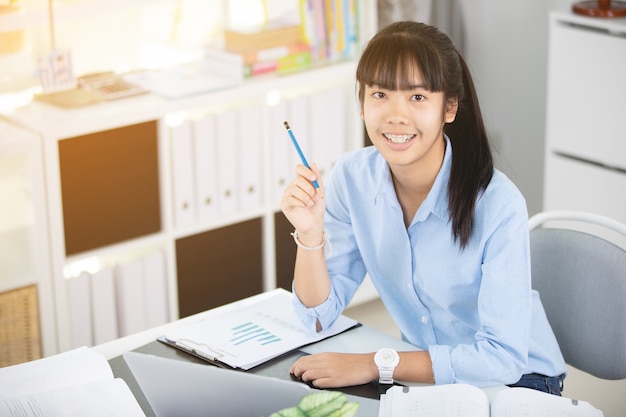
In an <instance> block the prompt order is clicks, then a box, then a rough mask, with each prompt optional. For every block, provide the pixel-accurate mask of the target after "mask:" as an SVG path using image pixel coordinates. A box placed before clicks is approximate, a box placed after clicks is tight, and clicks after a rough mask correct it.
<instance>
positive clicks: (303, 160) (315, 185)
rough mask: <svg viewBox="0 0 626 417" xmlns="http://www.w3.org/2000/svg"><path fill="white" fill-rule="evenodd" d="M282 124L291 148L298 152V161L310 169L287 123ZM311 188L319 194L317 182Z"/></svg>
mask: <svg viewBox="0 0 626 417" xmlns="http://www.w3.org/2000/svg"><path fill="white" fill-rule="evenodd" d="M283 124H284V125H285V129H287V133H289V137H290V138H291V142H292V143H293V146H295V148H296V151H298V155H300V160H301V161H302V165H304V166H305V167H307V168H309V169H311V166H310V165H309V163H308V162H307V160H306V158H305V157H304V154H303V153H302V149H300V145H298V141H297V140H296V137H295V136H294V134H293V132H292V131H291V128H290V127H289V123H287V122H283ZM313 186H314V187H315V189H316V190H317V192H318V193H320V185H319V184H318V183H317V181H315V180H313Z"/></svg>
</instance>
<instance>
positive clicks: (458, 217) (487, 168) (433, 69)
mask: <svg viewBox="0 0 626 417" xmlns="http://www.w3.org/2000/svg"><path fill="white" fill-rule="evenodd" d="M416 70H417V71H419V74H420V75H421V77H422V81H423V83H424V86H425V88H426V89H427V90H429V91H433V92H443V94H444V103H448V102H450V101H451V100H454V99H456V100H458V110H457V114H456V118H455V120H454V121H453V122H452V123H448V124H446V125H445V126H444V132H445V133H446V135H448V137H449V138H450V142H451V144H452V151H453V156H452V169H451V173H450V180H449V182H448V206H449V208H448V210H449V214H450V218H451V220H452V235H453V237H454V240H455V241H457V242H458V243H459V245H460V247H461V248H464V247H465V246H466V245H467V243H468V241H469V239H470V237H471V234H472V229H473V228H474V208H475V205H476V201H477V199H478V197H479V195H480V193H481V192H482V191H484V190H485V188H487V185H489V182H490V181H491V177H492V176H493V157H492V155H491V148H490V145H489V139H488V137H487V132H486V130H485V125H484V122H483V118H482V115H481V112H480V106H479V104H478V98H477V96H476V90H475V88H474V82H473V81H472V77H471V75H470V72H469V70H468V68H467V64H466V63H465V60H464V59H463V57H462V56H461V54H460V53H459V52H458V50H457V49H456V48H455V46H454V44H453V43H452V41H451V40H450V38H449V37H448V36H447V35H446V34H444V33H442V32H441V31H439V30H438V29H437V28H435V27H433V26H429V25H426V24H424V23H419V22H412V21H404V22H395V23H392V24H390V25H388V26H386V27H384V28H383V29H381V30H380V31H379V32H378V33H377V34H376V35H375V36H374V37H373V38H372V39H371V40H370V41H369V42H368V44H367V46H366V48H365V50H364V51H363V53H362V55H361V59H360V60H359V64H358V66H357V70H356V80H357V86H358V95H359V101H360V103H361V107H363V100H364V94H365V91H364V90H365V88H364V87H365V86H373V85H377V86H379V87H381V88H385V89H389V90H406V89H408V88H409V87H410V84H411V81H412V80H413V79H414V77H412V75H413V74H411V72H412V71H416Z"/></svg>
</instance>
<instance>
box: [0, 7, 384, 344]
mask: <svg viewBox="0 0 626 417" xmlns="http://www.w3.org/2000/svg"><path fill="white" fill-rule="evenodd" d="M163 1H166V0H163ZM42 3H43V2H42ZM145 3H149V2H148V1H146V0H134V1H132V2H123V1H116V2H113V4H112V3H111V2H104V1H100V0H88V1H76V2H67V3H64V4H62V5H61V7H59V11H58V12H57V16H58V17H59V18H61V19H81V18H83V17H85V16H87V15H90V14H97V13H99V11H100V10H101V9H102V7H105V6H106V7H118V6H119V7H134V6H141V5H142V4H145ZM37 4H38V3H37ZM375 8H376V6H375V2H373V1H367V2H360V11H361V16H360V32H361V39H362V40H363V41H362V42H365V40H366V39H368V38H369V36H370V35H371V34H372V33H373V31H375V28H376V23H375V22H376V14H375V10H376V9H375ZM42 9H43V8H39V7H34V8H30V9H28V8H27V9H25V10H24V11H22V12H20V13H23V14H22V15H21V17H19V18H17V19H15V17H7V16H6V15H5V16H0V27H1V28H2V29H1V30H0V31H10V30H17V29H25V28H28V27H35V26H40V27H41V26H45V25H46V24H47V16H44V12H43V11H42ZM9 22H10V23H9ZM354 72H355V62H354V61H348V62H338V63H333V64H329V65H326V66H320V67H315V68H313V69H310V70H307V71H302V72H297V73H292V74H289V75H279V76H259V77H257V78H251V79H247V80H245V81H244V82H243V83H242V84H241V85H239V86H237V87H234V88H228V89H223V90H217V91H212V92H205V93H201V94H196V95H190V96H187V97H182V98H178V99H166V98H162V97H159V96H157V95H154V94H145V95H140V96H136V97H131V98H126V99H122V100H117V101H111V102H105V103H100V104H96V105H90V106H85V107H81V108H75V109H64V108H59V107H55V106H51V105H48V104H44V103H40V102H32V103H29V104H28V105H26V106H23V107H20V108H17V109H14V110H12V111H10V112H7V113H6V114H5V115H4V117H5V118H6V119H7V120H10V121H11V123H13V124H14V125H15V126H20V131H23V132H27V133H24V134H25V135H28V136H30V137H31V139H30V142H31V143H32V144H33V145H32V146H31V148H32V149H31V148H29V149H31V150H30V151H29V152H30V153H29V154H28V155H29V158H32V161H33V164H34V166H36V170H35V171H34V175H33V178H32V181H33V183H34V184H36V187H37V189H39V190H40V191H39V192H38V194H37V195H38V197H37V203H36V204H33V207H35V208H36V210H37V211H38V212H39V214H38V215H39V216H40V217H41V218H42V221H41V222H38V223H37V227H36V235H37V240H38V243H37V245H38V246H37V250H38V252H40V254H39V255H41V256H36V257H34V263H32V264H29V265H34V266H35V268H36V269H37V271H41V274H39V275H38V278H37V279H36V280H37V282H38V283H39V284H40V285H41V287H40V303H41V306H42V311H45V312H46V317H45V318H42V319H43V321H42V327H43V328H44V329H43V330H44V331H43V338H44V341H43V348H44V349H43V350H44V355H46V356H47V355H50V354H53V353H57V352H60V351H65V350H67V349H69V348H71V347H73V346H72V332H73V330H72V318H73V317H72V315H71V312H70V310H71V307H70V299H69V296H68V287H67V285H68V284H67V283H68V279H69V278H71V277H73V276H75V275H77V274H79V273H80V272H81V271H83V270H87V269H88V268H92V270H91V271H90V273H94V274H95V273H97V272H98V271H99V270H102V269H104V268H109V267H117V266H119V265H124V264H127V263H129V262H132V261H136V260H137V259H142V258H143V257H146V256H148V255H150V254H152V253H154V252H161V253H163V254H164V259H165V270H166V271H165V275H166V280H167V301H168V310H167V315H168V319H169V320H173V319H176V318H178V315H179V307H180V305H179V301H180V300H179V295H180V294H179V293H178V289H179V284H180V282H179V277H178V274H179V268H180V265H179V263H180V257H179V255H180V254H179V253H178V251H180V250H181V249H180V248H179V245H178V244H179V243H180V242H182V241H184V240H186V239H190V238H195V237H197V236H202V235H206V234H210V233H211V232H213V231H216V230H219V229H224V228H229V227H233V228H235V227H237V226H238V225H242V224H246V223H248V222H250V221H253V222H258V224H259V225H260V227H261V230H262V232H261V239H260V241H259V242H258V245H259V246H260V247H261V248H262V254H261V267H260V268H261V269H262V271H261V275H262V282H261V283H259V285H260V287H259V288H260V289H261V290H263V291H267V290H271V289H273V288H276V286H277V281H276V276H277V269H278V268H277V265H276V262H277V261H276V257H277V240H279V239H283V238H284V236H276V233H275V230H276V227H277V224H276V219H277V217H276V216H277V215H278V214H279V212H280V209H279V196H277V191H276V190H277V188H278V186H277V184H276V180H277V170H278V169H279V167H280V169H283V165H284V164H285V163H286V161H284V160H282V159H281V158H280V157H278V156H277V155H278V153H277V152H276V151H275V149H276V146H277V140H280V141H283V142H282V144H281V145H280V146H284V147H285V148H286V152H279V153H282V154H285V153H286V154H287V155H290V156H289V157H290V158H291V157H292V156H293V159H292V161H293V162H297V155H295V150H293V148H292V147H291V146H292V145H291V144H290V142H289V140H288V137H287V134H286V132H284V128H282V122H281V128H282V131H281V134H283V135H284V136H282V137H280V138H277V137H276V134H275V131H276V129H275V126H274V124H275V120H273V119H272V118H273V115H274V113H275V112H276V109H277V108H279V107H280V106H281V105H285V104H286V106H287V108H288V109H290V108H291V107H290V106H295V105H296V104H294V103H296V102H298V103H300V104H298V105H299V106H300V105H303V106H304V107H301V108H304V109H313V108H314V106H317V107H316V108H317V111H318V113H315V112H314V111H313V110H311V111H305V113H304V114H301V117H303V120H305V121H306V124H308V126H307V127H306V128H305V127H304V126H303V125H297V124H296V122H295V121H292V128H293V129H294V132H296V135H297V136H299V140H300V141H301V142H303V145H304V146H305V147H306V146H307V145H310V146H311V148H310V150H308V151H307V152H311V153H310V154H309V159H311V160H312V161H317V160H322V159H324V163H325V164H326V165H325V166H326V168H327V169H326V171H328V170H329V169H330V168H331V167H332V159H333V158H336V157H337V156H338V155H336V154H335V153H340V152H343V151H345V150H347V149H354V148H356V147H360V146H362V144H363V128H362V121H361V119H360V117H359V111H358V103H357V97H356V94H355V88H354V87H355V84H354V83H355V81H354ZM329 92H330V93H331V94H329V95H325V94H327V93H329ZM328 97H335V99H338V100H339V101H340V102H342V103H343V105H340V107H337V105H336V103H335V105H333V104H334V103H333V102H329V103H327V104H328V105H327V106H325V105H324V102H323V100H324V99H327V98H328ZM315 100H318V101H317V104H313V103H314V102H315ZM320 100H322V101H320ZM302 103H304V104H302ZM247 107H255V108H256V109H257V110H258V111H259V114H260V124H259V125H257V128H255V129H251V128H250V127H249V126H245V121H244V122H242V123H240V124H242V125H243V126H239V127H238V129H239V131H240V132H243V133H240V135H241V134H245V135H250V136H252V137H254V138H255V140H257V141H258V142H259V143H256V144H255V148H256V149H257V151H258V155H254V157H256V158H257V159H258V160H260V161H261V162H260V164H259V166H260V178H259V182H258V183H259V185H260V191H259V192H260V194H261V195H260V198H259V201H260V203H259V204H258V205H256V206H254V207H249V206H248V207H246V208H241V207H240V208H238V209H235V210H233V211H230V212H227V213H220V214H219V215H217V216H213V217H209V218H202V217H199V216H196V217H195V218H194V219H193V220H192V221H191V222H188V223H185V224H184V225H181V224H178V223H177V222H176V221H175V219H176V214H177V213H176V210H179V209H180V208H178V207H176V206H175V203H176V198H175V197H176V195H175V193H176V191H177V189H176V188H175V184H176V181H177V178H178V176H179V175H180V170H179V168H177V167H178V165H176V163H175V161H174V157H175V154H174V152H175V151H174V149H175V148H174V147H173V140H175V138H174V136H172V128H174V127H175V126H177V125H179V124H180V123H194V122H195V121H196V120H198V119H202V118H204V117H212V116H218V115H220V114H222V113H224V112H228V111H240V110H241V109H244V108H247ZM331 112H333V113H331ZM288 114H289V113H288ZM313 117H315V119H313ZM332 120H340V121H341V123H342V125H343V127H341V128H338V127H336V125H334V122H332ZM142 124H146V125H150V124H154V125H155V126H156V152H157V154H158V155H157V169H156V171H155V172H156V174H154V172H153V174H154V175H155V176H156V177H155V178H156V182H157V184H158V203H157V204H156V205H157V206H158V207H156V212H157V213H158V227H157V228H156V229H155V230H153V231H150V232H148V233H139V234H138V235H137V236H132V237H130V238H128V239H121V240H115V239H114V240H113V241H111V242H109V243H106V244H102V245H98V244H96V245H93V247H91V246H89V245H87V246H84V248H83V249H81V250H77V251H75V250H69V246H68V242H69V240H68V239H70V238H68V235H67V233H68V230H69V229H68V225H69V224H70V223H75V222H76V221H77V218H76V215H75V214H74V215H72V216H70V215H69V214H68V213H69V212H68V207H69V205H68V203H67V201H66V200H65V198H67V196H66V194H67V193H68V192H69V191H68V190H69V189H70V186H69V185H68V178H67V177H64V175H67V174H64V172H66V171H65V170H64V168H66V165H67V163H66V162H64V161H65V159H64V158H65V154H66V153H67V152H68V151H67V150H66V149H65V148H66V145H68V144H70V143H77V142H75V141H81V140H84V141H93V142H94V143H95V141H96V139H94V138H95V137H96V136H97V135H99V134H100V133H103V132H105V133H106V132H114V133H112V134H111V136H110V137H111V142H114V139H115V138H117V136H116V135H117V132H123V131H124V130H125V129H127V128H128V127H131V126H137V125H142ZM258 126H260V128H258ZM247 128H248V129H250V131H247V130H246V129H247ZM16 129H17V128H16ZM313 131H314V132H327V134H325V135H324V138H318V137H315V138H310V139H309V138H307V136H309V134H310V132H313ZM131 139H132V138H131ZM240 139H241V136H239V137H237V136H236V135H233V136H232V137H218V138H217V140H218V141H236V140H240ZM322 139H323V140H325V141H326V143H327V145H328V146H331V144H332V149H333V151H332V152H331V153H333V154H332V155H331V154H328V155H327V154H324V153H321V154H320V153H319V152H320V151H319V150H318V151H315V147H316V146H318V145H317V143H318V142H316V143H315V144H307V143H306V142H307V140H311V141H312V140H315V141H321V140H322ZM104 142H106V141H104ZM129 142H130V140H129ZM99 143H101V142H99ZM116 143H118V145H115V146H118V147H120V146H122V147H123V146H124V145H123V144H122V145H119V141H118V142H116ZM34 144H36V145H37V146H35V145H34ZM62 145H63V146H62ZM129 145H130V144H129ZM0 149H3V154H2V155H4V153H6V152H8V150H9V149H10V148H9V147H8V145H4V144H0ZM83 152H84V151H83ZM237 152H238V154H237V155H238V156H237V158H238V160H243V159H244V157H245V158H247V160H250V159H249V158H250V155H248V154H246V152H247V150H246V148H241V149H239V150H238V151H237ZM315 152H318V153H317V154H315ZM96 156H97V155H96ZM90 157H93V155H90ZM102 157H103V158H104V157H105V156H104V155H102ZM79 159H80V158H79ZM94 161H97V158H96V159H95V160H94ZM237 163H238V164H239V162H237ZM289 164H290V167H293V165H292V162H289ZM239 165H240V164H239ZM84 169H85V171H84V172H85V179H89V180H91V176H90V172H89V171H90V167H86V168H84ZM94 169H96V168H95V167H94ZM116 169H117V167H116V163H115V161H113V162H112V163H111V170H112V171H111V172H114V171H115V170H116ZM326 171H325V174H324V175H329V174H328V172H326ZM289 174H290V175H292V174H293V169H290V170H289ZM74 177H76V175H74ZM218 178H219V174H218ZM192 179H193V177H192ZM289 179H290V178H287V179H286V180H289ZM132 180H133V178H132V177H131V176H129V177H128V181H132ZM194 181H195V179H194ZM84 189H85V190H89V188H88V187H87V188H84ZM44 190H45V192H44ZM64 201H65V203H64ZM64 204H65V206H64ZM78 217H80V216H78ZM244 237H245V236H244ZM287 238H290V237H289V236H288V234H287ZM71 239H73V238H71ZM4 240H5V241H7V239H4ZM0 243H4V241H3V240H2V235H0ZM224 249H227V248H224ZM21 252H23V254H26V253H27V252H28V250H24V251H21ZM246 257H247V254H246V253H242V254H241V258H240V259H241V260H242V261H241V262H243V263H245V259H246ZM224 262H227V260H225V261H224ZM94 265H95V266H94ZM6 275H7V276H9V275H10V276H11V278H7V279H6V280H3V281H0V289H2V288H6V287H9V286H10V285H15V284H13V283H11V284H8V282H9V281H11V282H13V280H15V281H19V282H20V283H27V282H30V281H29V280H30V278H24V277H22V276H20V275H19V274H14V273H13V272H11V273H10V274H9V273H7V274H6ZM242 285H244V284H242V283H238V282H219V283H218V286H216V287H215V291H221V290H222V289H224V288H227V287H238V286H239V287H241V286H242ZM374 295H375V291H374V290H373V288H372V287H365V288H364V290H363V291H361V292H360V293H359V294H358V295H357V297H356V300H355V301H356V302H362V301H366V300H368V299H371V297H372V296H374Z"/></svg>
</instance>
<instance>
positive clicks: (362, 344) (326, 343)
mask: <svg viewBox="0 0 626 417" xmlns="http://www.w3.org/2000/svg"><path fill="white" fill-rule="evenodd" d="M268 295H269V293H262V294H258V295H256V296H253V297H249V298H246V299H244V300H240V301H236V302H234V303H230V304H227V305H224V306H221V307H218V308H215V309H212V310H208V311H205V312H202V313H199V314H196V315H193V316H189V317H186V318H183V319H180V320H176V321H174V322H171V323H167V324H165V325H162V326H158V327H155V328H152V329H149V330H146V331H143V332H139V333H137V334H133V335H131V336H127V337H124V338H121V339H117V340H114V341H111V342H108V343H104V344H102V345H98V346H95V347H94V348H93V349H94V350H95V351H97V352H99V353H101V354H102V355H104V356H105V357H106V358H107V359H108V360H109V363H110V365H111V368H112V370H113V374H114V375H115V376H116V377H119V378H122V379H124V380H125V381H126V383H127V384H128V386H129V387H130V389H131V390H132V391H133V393H134V394H135V396H136V398H137V401H138V402H139V404H140V405H141V406H142V408H143V409H144V412H145V413H146V416H147V417H153V416H155V414H154V412H153V411H152V409H151V408H150V405H149V403H148V401H147V399H146V397H145V396H144V395H143V393H142V391H141V388H140V387H139V384H138V383H137V381H136V380H135V378H134V377H133V375H132V373H131V372H130V369H129V368H128V366H127V365H126V363H125V362H124V359H123V358H122V356H121V355H122V354H123V353H125V352H128V351H134V352H139V353H145V354H152V355H156V356H159V357H163V358H169V359H175V360H180V361H185V362H192V363H197V364H203V365H206V366H213V365H210V364H209V363H207V362H205V361H202V360H201V359H198V358H196V357H194V356H192V355H190V354H188V353H185V352H182V351H180V350H178V349H175V348H173V347H171V346H167V345H165V344H163V343H160V342H158V341H156V339H157V338H158V337H159V336H162V335H163V334H165V333H167V332H168V331H171V330H172V329H175V328H179V327H181V326H186V325H188V324H191V323H194V322H197V321H200V320H203V319H205V318H207V317H212V316H217V315H220V314H224V313H226V312H229V311H233V310H236V309H238V308H240V307H242V306H245V305H247V304H249V303H252V302H255V301H258V300H259V299H262V298H263V297H267V296H268ZM382 347H392V348H394V349H397V350H401V351H408V350H417V348H416V347H415V346H413V345H410V344H408V343H405V342H403V341H401V340H399V339H396V338H394V337H391V336H389V335H387V334H385V333H382V332H379V331H377V330H375V329H373V328H371V327H368V326H360V327H357V328H354V329H351V330H349V331H347V332H345V333H342V334H339V335H337V336H334V337H331V338H328V339H325V340H322V341H320V342H317V343H314V344H311V345H307V346H305V347H303V348H301V349H299V350H297V351H293V352H290V353H288V354H285V355H283V356H281V357H279V358H276V359H273V360H271V361H269V362H267V363H265V364H262V365H259V366H257V367H255V368H252V369H251V370H250V371H248V372H250V373H254V374H258V375H263V376H269V377H275V378H279V379H284V380H290V379H292V378H293V377H292V376H291V375H290V374H289V367H290V366H291V364H292V363H293V362H294V361H295V360H296V359H297V358H298V357H300V356H302V355H306V354H312V353H318V352H328V351H332V352H346V353H347V352H351V353H366V352H374V351H376V350H378V349H380V348H382ZM233 372H240V371H233ZM341 391H342V392H344V393H346V394H347V395H348V397H349V399H350V401H357V402H359V403H360V407H359V413H358V414H357V416H363V417H369V416H371V417H376V416H377V415H378V395H379V389H378V385H377V384H376V383H371V384H365V385H361V386H356V387H347V388H342V389H341Z"/></svg>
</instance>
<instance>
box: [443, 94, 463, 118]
mask: <svg viewBox="0 0 626 417" xmlns="http://www.w3.org/2000/svg"><path fill="white" fill-rule="evenodd" d="M458 110H459V99H458V98H457V97H454V98H450V99H448V102H447V104H446V113H445V114H444V121H445V123H452V122H454V119H455V118H456V112H457V111H458Z"/></svg>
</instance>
